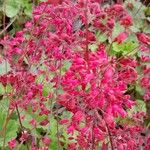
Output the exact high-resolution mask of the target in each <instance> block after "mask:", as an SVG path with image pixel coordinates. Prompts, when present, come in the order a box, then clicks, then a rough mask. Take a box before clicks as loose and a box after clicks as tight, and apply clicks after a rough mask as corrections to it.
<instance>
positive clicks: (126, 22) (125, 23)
mask: <svg viewBox="0 0 150 150" xmlns="http://www.w3.org/2000/svg"><path fill="white" fill-rule="evenodd" d="M132 24H133V20H132V17H131V16H129V15H126V16H125V17H123V18H122V19H121V25H123V26H125V27H128V26H131V25H132Z"/></svg>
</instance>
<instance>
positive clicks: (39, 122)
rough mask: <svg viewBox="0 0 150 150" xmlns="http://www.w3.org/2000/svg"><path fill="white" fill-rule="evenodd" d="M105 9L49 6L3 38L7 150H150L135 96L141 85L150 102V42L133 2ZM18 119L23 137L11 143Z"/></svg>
mask: <svg viewBox="0 0 150 150" xmlns="http://www.w3.org/2000/svg"><path fill="white" fill-rule="evenodd" d="M102 5H103V3H102V2H101V1H100V0H78V1H71V0H64V1H51V0H49V1H47V2H43V3H41V4H40V5H39V6H37V7H35V8H34V10H33V18H32V20H31V21H30V22H27V23H26V25H25V28H24V29H23V30H22V31H19V32H17V33H16V35H15V36H14V37H11V36H9V35H6V36H5V37H4V39H1V40H0V44H1V45H2V46H3V50H1V58H0V59H1V63H4V64H5V67H6V70H5V72H4V73H3V74H1V76H0V82H1V88H2V89H3V92H2V93H1V99H2V100H1V101H4V100H5V99H7V101H8V111H7V115H6V118H5V119H6V121H5V122H4V124H3V127H2V130H0V134H1V135H2V136H3V137H4V139H2V143H3V144H2V149H4V148H5V146H8V147H9V148H10V149H19V148H21V146H22V145H23V146H26V148H27V149H28V150H30V149H32V150H48V149H54V150H55V149H58V150H60V149H63V148H64V149H68V150H78V149H85V150H97V149H102V150H107V149H112V150H115V149H117V150H138V149H144V150H148V149H149V148H150V136H148V135H147V136H146V135H145V132H147V130H146V128H145V127H144V116H146V112H143V111H142V110H141V111H140V112H133V108H134V107H136V105H138V104H137V101H136V97H135V96H134V95H133V94H132V93H130V90H129V88H130V87H132V86H134V85H138V86H139V87H140V88H141V89H142V90H143V96H144V100H145V101H148V100H149V99H150V68H149V66H148V63H149V62H150V56H149V54H150V50H149V47H148V46H149V44H150V38H149V36H148V34H146V33H144V32H140V31H134V30H132V27H133V25H134V17H133V16H132V15H131V13H129V12H128V10H127V7H129V4H128V5H123V4H114V5H111V6H110V5H106V6H105V5H104V6H102ZM130 5H131V4H130ZM133 7H134V6H133ZM130 9H131V8H130ZM117 28H119V29H121V30H120V31H119V32H118V31H117V32H118V33H116V32H115V30H116V29H117ZM132 37H134V38H133V39H134V42H132V40H130V39H131V38H132ZM135 41H136V42H135ZM5 101H6V100H5ZM14 115H16V116H17V120H18V124H19V127H18V128H17V130H16V131H15V132H17V134H16V135H15V136H13V137H10V138H8V139H6V138H7V136H6V135H7V126H8V125H9V122H10V121H11V120H13V119H14V117H13V116H14Z"/></svg>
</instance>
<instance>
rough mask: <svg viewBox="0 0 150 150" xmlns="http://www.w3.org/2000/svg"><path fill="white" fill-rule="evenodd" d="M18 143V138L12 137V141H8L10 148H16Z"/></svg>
mask: <svg viewBox="0 0 150 150" xmlns="http://www.w3.org/2000/svg"><path fill="white" fill-rule="evenodd" d="M16 145H17V141H16V139H12V140H11V141H9V142H8V146H9V148H10V149H14V148H15V146H16Z"/></svg>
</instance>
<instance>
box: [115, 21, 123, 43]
mask: <svg viewBox="0 0 150 150" xmlns="http://www.w3.org/2000/svg"><path fill="white" fill-rule="evenodd" d="M123 31H124V27H123V26H121V25H120V23H116V24H115V26H114V29H113V32H112V39H113V40H114V38H115V37H117V36H118V35H119V34H120V33H121V32H123Z"/></svg>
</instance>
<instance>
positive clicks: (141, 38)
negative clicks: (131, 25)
mask: <svg viewBox="0 0 150 150" xmlns="http://www.w3.org/2000/svg"><path fill="white" fill-rule="evenodd" d="M137 38H138V40H139V41H140V42H142V43H144V44H148V43H150V37H148V36H147V35H146V34H144V33H137Z"/></svg>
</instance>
